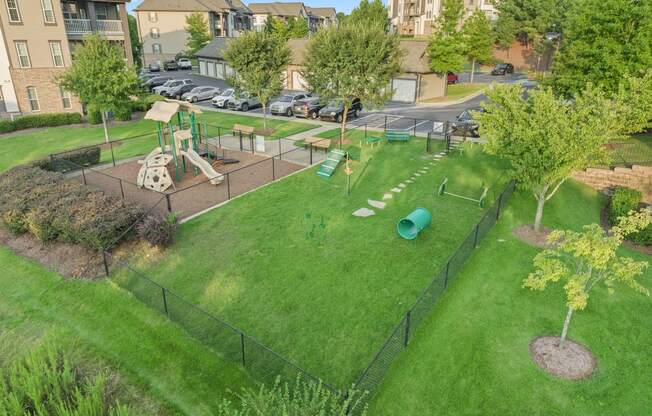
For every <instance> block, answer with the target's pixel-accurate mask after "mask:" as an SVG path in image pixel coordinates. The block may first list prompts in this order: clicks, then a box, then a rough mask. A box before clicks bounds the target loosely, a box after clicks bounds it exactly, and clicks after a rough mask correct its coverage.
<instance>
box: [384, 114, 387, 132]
mask: <svg viewBox="0 0 652 416" xmlns="http://www.w3.org/2000/svg"><path fill="white" fill-rule="evenodd" d="M384 130H385V131H387V114H385V128H384Z"/></svg>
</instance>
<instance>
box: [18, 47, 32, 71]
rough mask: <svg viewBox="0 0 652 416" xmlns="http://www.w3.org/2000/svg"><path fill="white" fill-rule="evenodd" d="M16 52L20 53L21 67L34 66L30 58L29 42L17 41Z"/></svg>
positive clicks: (19, 61)
mask: <svg viewBox="0 0 652 416" xmlns="http://www.w3.org/2000/svg"><path fill="white" fill-rule="evenodd" d="M16 52H17V53H18V63H19V65H20V67H21V68H29V67H30V66H32V64H31V62H30V60H29V51H28V50H27V42H25V41H18V42H16Z"/></svg>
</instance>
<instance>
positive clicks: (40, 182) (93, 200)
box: [0, 166, 144, 250]
mask: <svg viewBox="0 0 652 416" xmlns="http://www.w3.org/2000/svg"><path fill="white" fill-rule="evenodd" d="M143 214H144V210H143V209H142V208H141V207H140V206H138V205H136V204H133V203H126V202H124V201H122V200H121V199H120V198H116V197H113V196H108V195H106V194H104V193H103V192H101V191H99V190H94V189H91V188H89V187H87V186H85V185H83V184H81V183H79V182H76V181H65V180H64V178H63V176H62V175H61V174H59V173H55V172H48V171H44V170H42V169H40V168H38V167H34V166H20V167H17V168H14V169H11V170H9V171H7V172H5V173H4V174H2V175H0V219H1V221H2V223H3V224H4V225H5V226H6V227H7V228H8V229H9V230H10V231H11V232H13V233H15V234H22V233H30V234H32V235H34V236H35V237H36V238H38V239H39V240H40V241H43V242H48V241H55V240H56V241H62V242H66V243H73V244H80V245H83V246H85V247H88V248H90V249H93V250H100V249H103V248H107V247H109V245H110V244H111V243H113V242H115V241H116V240H118V238H120V237H121V236H122V234H123V233H125V232H126V231H127V230H128V229H130V227H131V226H132V224H134V223H135V222H136V221H137V220H139V219H140V218H141V217H142V215H143ZM134 235H135V230H134V232H130V233H127V235H125V236H124V238H130V237H133V236H134Z"/></svg>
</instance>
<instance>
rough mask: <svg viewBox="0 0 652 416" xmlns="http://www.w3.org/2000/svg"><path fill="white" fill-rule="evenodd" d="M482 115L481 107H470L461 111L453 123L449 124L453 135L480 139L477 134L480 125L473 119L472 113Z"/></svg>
mask: <svg viewBox="0 0 652 416" xmlns="http://www.w3.org/2000/svg"><path fill="white" fill-rule="evenodd" d="M476 112H477V113H482V112H484V109H483V108H482V107H471V108H467V109H466V110H464V111H462V113H461V114H460V115H458V116H457V117H455V121H454V122H453V123H452V124H451V126H452V129H453V133H454V134H457V135H462V136H471V137H480V133H479V132H478V130H479V128H480V125H479V124H478V121H477V120H475V119H474V118H473V113H476Z"/></svg>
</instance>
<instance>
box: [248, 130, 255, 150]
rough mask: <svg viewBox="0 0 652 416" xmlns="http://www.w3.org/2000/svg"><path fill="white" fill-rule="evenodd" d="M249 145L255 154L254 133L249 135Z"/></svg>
mask: <svg viewBox="0 0 652 416" xmlns="http://www.w3.org/2000/svg"><path fill="white" fill-rule="evenodd" d="M249 146H250V147H251V154H252V155H253V154H254V134H253V133H251V134H250V135H249Z"/></svg>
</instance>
